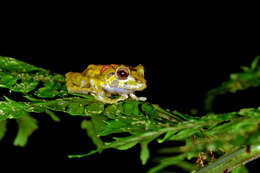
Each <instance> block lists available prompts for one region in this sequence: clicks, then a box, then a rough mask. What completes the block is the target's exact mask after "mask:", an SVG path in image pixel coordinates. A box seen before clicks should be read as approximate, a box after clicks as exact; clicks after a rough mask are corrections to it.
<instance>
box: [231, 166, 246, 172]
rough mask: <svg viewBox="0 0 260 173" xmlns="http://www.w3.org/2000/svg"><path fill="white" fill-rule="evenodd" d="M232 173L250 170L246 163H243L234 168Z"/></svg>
mask: <svg viewBox="0 0 260 173" xmlns="http://www.w3.org/2000/svg"><path fill="white" fill-rule="evenodd" d="M231 173H249V171H248V169H247V168H246V167H245V166H244V165H242V166H239V167H238V168H236V169H234V170H233V171H232V172H231Z"/></svg>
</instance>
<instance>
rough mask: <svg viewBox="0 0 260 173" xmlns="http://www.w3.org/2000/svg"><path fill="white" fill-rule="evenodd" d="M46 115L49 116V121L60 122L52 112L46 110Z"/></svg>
mask: <svg viewBox="0 0 260 173" xmlns="http://www.w3.org/2000/svg"><path fill="white" fill-rule="evenodd" d="M45 112H46V114H48V115H50V117H51V119H52V120H53V121H55V122H60V118H59V117H58V116H57V115H56V114H55V113H54V112H52V111H50V110H48V109H46V111H45Z"/></svg>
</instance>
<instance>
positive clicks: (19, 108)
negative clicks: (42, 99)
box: [0, 98, 28, 120]
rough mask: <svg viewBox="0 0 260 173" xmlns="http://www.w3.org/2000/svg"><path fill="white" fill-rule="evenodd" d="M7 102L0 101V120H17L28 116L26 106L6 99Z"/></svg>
mask: <svg viewBox="0 0 260 173" xmlns="http://www.w3.org/2000/svg"><path fill="white" fill-rule="evenodd" d="M6 100H7V101H0V120H6V119H13V118H19V117H22V116H25V115H28V112H26V111H25V110H26V108H27V105H26V104H23V103H19V102H15V101H13V100H11V99H8V98H6Z"/></svg>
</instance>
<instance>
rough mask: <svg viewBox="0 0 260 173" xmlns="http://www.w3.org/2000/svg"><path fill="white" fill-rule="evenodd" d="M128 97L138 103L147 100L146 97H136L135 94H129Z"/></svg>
mask: <svg viewBox="0 0 260 173" xmlns="http://www.w3.org/2000/svg"><path fill="white" fill-rule="evenodd" d="M130 97H131V98H132V99H133V100H138V101H146V100H147V98H146V97H137V96H136V95H135V94H133V93H131V94H130Z"/></svg>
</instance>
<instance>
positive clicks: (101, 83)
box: [66, 64, 146, 104]
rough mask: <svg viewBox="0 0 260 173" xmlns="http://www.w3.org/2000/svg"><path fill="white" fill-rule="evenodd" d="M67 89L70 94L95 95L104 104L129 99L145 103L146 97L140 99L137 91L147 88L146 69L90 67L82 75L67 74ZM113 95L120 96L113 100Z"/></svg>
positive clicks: (112, 66)
mask: <svg viewBox="0 0 260 173" xmlns="http://www.w3.org/2000/svg"><path fill="white" fill-rule="evenodd" d="M66 87H67V90H68V91H69V92H74V93H79V94H88V93H90V94H91V95H93V96H94V97H95V98H96V99H97V100H99V101H102V102H104V103H109V104H112V103H116V102H118V101H121V100H125V99H127V98H128V97H129V96H130V97H131V98H132V99H134V100H141V101H145V100H146V98H145V97H140V98H138V97H137V96H136V95H135V94H134V93H135V91H142V90H144V89H145V88H146V80H145V79H144V67H143V66H142V65H141V64H140V65H138V66H136V67H130V66H125V65H118V64H111V65H94V64H91V65H89V66H88V67H87V68H86V69H85V70H84V71H83V72H82V73H77V72H69V73H67V74H66ZM112 94H118V95H120V97H119V98H117V99H112V98H110V96H111V95H112Z"/></svg>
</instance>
